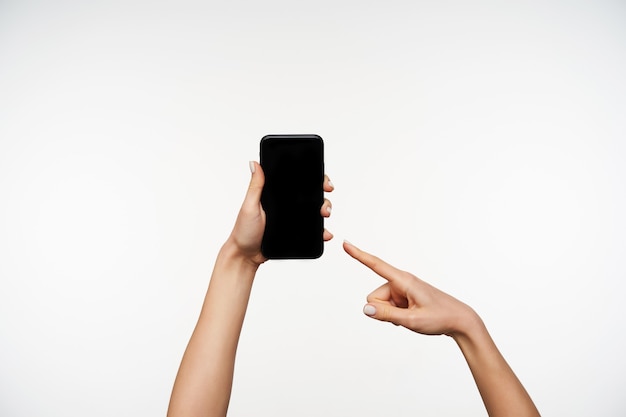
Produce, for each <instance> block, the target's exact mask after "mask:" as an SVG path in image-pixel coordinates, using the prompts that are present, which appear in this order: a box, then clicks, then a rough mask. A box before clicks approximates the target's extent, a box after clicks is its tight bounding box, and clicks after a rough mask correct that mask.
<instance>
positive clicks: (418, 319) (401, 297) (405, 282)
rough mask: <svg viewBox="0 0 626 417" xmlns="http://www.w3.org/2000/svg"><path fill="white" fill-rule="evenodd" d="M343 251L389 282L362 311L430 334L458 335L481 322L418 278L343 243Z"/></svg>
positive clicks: (375, 293)
mask: <svg viewBox="0 0 626 417" xmlns="http://www.w3.org/2000/svg"><path fill="white" fill-rule="evenodd" d="M343 248H344V250H345V251H346V252H347V253H348V254H349V255H350V256H352V257H353V258H354V259H356V260H358V261H359V262H361V263H362V264H363V265H365V266H367V267H368V268H370V269H371V270H373V271H374V272H376V273H377V274H378V275H380V276H381V277H382V278H384V279H386V280H387V282H386V283H385V284H383V285H382V286H380V287H379V288H378V289H376V290H374V291H373V292H372V293H371V294H370V295H368V296H367V304H366V305H365V307H364V308H363V312H364V313H365V314H366V315H368V316H370V317H373V318H375V319H377V320H381V321H388V322H391V323H394V324H396V325H400V326H403V327H406V328H407V329H409V330H413V331H414V332H417V333H421V334H427V335H441V334H446V335H448V336H456V335H458V334H463V333H466V332H467V331H468V330H469V327H470V326H472V325H474V324H476V323H477V322H479V321H480V319H479V317H478V315H477V314H476V313H475V312H474V310H472V309H471V308H470V307H469V306H468V305H466V304H464V303H462V302H461V301H459V300H457V299H456V298H454V297H452V296H450V295H448V294H446V293H444V292H443V291H440V290H438V289H437V288H435V287H433V286H432V285H430V284H428V283H426V282H424V281H422V280H421V279H419V278H417V277H416V276H414V275H412V274H410V273H408V272H405V271H401V270H399V269H397V268H395V267H393V266H391V265H389V264H388V263H386V262H384V261H383V260H381V259H379V258H377V257H375V256H373V255H370V254H369V253H367V252H365V251H362V250H360V249H359V248H357V247H356V246H354V245H352V244H350V243H348V242H344V244H343Z"/></svg>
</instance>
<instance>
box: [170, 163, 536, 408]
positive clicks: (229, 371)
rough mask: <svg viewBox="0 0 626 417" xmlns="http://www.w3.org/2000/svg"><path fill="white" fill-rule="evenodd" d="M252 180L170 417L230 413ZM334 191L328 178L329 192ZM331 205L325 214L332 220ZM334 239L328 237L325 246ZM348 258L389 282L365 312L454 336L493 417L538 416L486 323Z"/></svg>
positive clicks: (375, 262) (353, 251)
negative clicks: (229, 406)
mask: <svg viewBox="0 0 626 417" xmlns="http://www.w3.org/2000/svg"><path fill="white" fill-rule="evenodd" d="M250 170H251V171H252V178H251V180H250V185H249V187H248V191H247V193H246V197H245V199H244V202H243V204H242V206H241V210H240V211H239V215H238V216H237V220H236V222H235V226H234V228H233V231H232V233H231V234H230V236H229V237H228V239H227V240H226V242H225V243H224V245H223V246H222V248H221V250H220V252H219V254H218V256H217V260H216V262H215V267H214V269H213V274H212V275H211V280H210V283H209V288H208V290H207V293H206V296H205V299H204V304H203V306H202V310H201V312H200V317H199V319H198V323H197V324H196V327H195V329H194V331H193V334H192V336H191V339H190V340H189V343H188V345H187V349H186V350H185V354H184V355H183V359H182V361H181V364H180V368H179V370H178V374H177V376H176V381H175V382H174V388H173V390H172V396H171V398H170V404H169V409H168V413H167V415H168V417H200V416H202V417H223V416H226V413H227V411H228V404H229V401H230V393H231V388H232V381H233V371H234V365H235V355H236V351H237V344H238V342H239V335H240V333H241V328H242V325H243V320H244V316H245V313H246V309H247V306H248V300H249V297H250V292H251V290H252V284H253V281H254V276H255V274H256V271H257V269H258V268H259V266H260V265H261V264H263V263H264V262H265V261H266V260H267V259H266V258H265V257H264V256H263V255H262V254H261V240H262V237H263V231H264V229H265V213H264V212H263V208H262V206H261V203H260V198H261V191H262V190H263V184H264V181H265V177H264V175H263V170H262V168H261V166H260V165H259V164H258V163H256V162H251V163H250ZM333 189H334V187H333V185H332V183H331V182H330V180H329V179H328V177H325V178H324V191H326V192H331V191H333ZM330 213H331V202H330V201H329V200H327V199H325V200H324V203H323V205H322V207H321V208H320V214H321V215H322V216H324V217H329V216H330ZM332 237H333V235H332V234H331V233H330V232H328V231H327V230H324V235H323V238H324V240H325V241H328V240H330V239H332ZM343 248H344V250H345V251H346V252H347V253H348V255H350V256H352V257H353V258H354V259H356V260H358V261H359V262H361V263H362V264H363V265H365V266H367V267H368V268H370V269H371V270H373V271H374V272H375V273H377V274H378V275H379V276H380V277H381V278H383V279H384V280H385V281H386V282H385V283H384V284H383V285H382V286H380V287H379V288H378V289H376V290H374V291H373V292H372V293H371V294H370V295H369V296H368V297H367V304H366V305H365V307H364V309H363V311H364V313H365V314H366V315H368V316H370V317H372V318H374V319H377V320H381V321H387V322H391V323H394V324H396V325H399V326H403V327H405V328H407V329H409V330H412V331H414V332H417V333H421V334H428V335H444V334H445V335H448V336H450V337H452V338H453V339H454V340H455V342H456V343H457V345H458V346H459V348H460V349H461V351H462V353H463V355H464V357H465V359H466V361H467V363H468V365H469V368H470V370H471V372H472V375H473V376H474V380H475V381H476V385H477V387H478V390H479V392H480V395H481V397H482V399H483V402H484V404H485V407H486V409H487V412H488V414H489V416H491V417H500V416H508V417H510V416H520V417H521V416H525V417H526V416H529V417H530V416H539V412H538V411H537V408H536V407H535V405H534V404H533V401H532V399H531V398H530V396H529V395H528V393H527V392H526V390H525V389H524V387H523V386H522V384H521V383H520V381H519V380H518V379H517V377H516V376H515V374H514V373H513V371H512V370H511V368H510V367H509V366H508V364H507V363H506V361H505V360H504V358H503V357H502V355H501V354H500V352H499V351H498V348H497V347H496V345H495V343H494V342H493V340H492V339H491V337H490V335H489V333H488V332H487V328H486V327H485V325H484V324H483V322H482V320H481V319H480V317H479V316H478V314H476V313H475V312H474V310H472V309H471V308H470V307H469V306H467V305H466V304H464V303H462V302H460V301H459V300H457V299H455V298H454V297H452V296H450V295H448V294H446V293H444V292H442V291H440V290H438V289H437V288H435V287H433V286H431V285H429V284H427V283H426V282H424V281H422V280H420V279H419V278H417V277H415V276H414V275H412V274H410V273H408V272H405V271H401V270H399V269H397V268H395V267H393V266H391V265H389V264H387V263H386V262H384V261H382V260H381V259H379V258H377V257H375V256H373V255H371V254H369V253H367V252H365V251H363V250H361V249H358V248H357V247H356V246H354V245H352V244H350V243H348V242H344V244H343Z"/></svg>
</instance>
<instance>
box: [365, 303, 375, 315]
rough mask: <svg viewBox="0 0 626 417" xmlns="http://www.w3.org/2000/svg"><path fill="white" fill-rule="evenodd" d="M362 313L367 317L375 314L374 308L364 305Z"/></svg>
mask: <svg viewBox="0 0 626 417" xmlns="http://www.w3.org/2000/svg"><path fill="white" fill-rule="evenodd" d="M363 313H365V314H366V315H368V316H373V315H374V314H376V307H374V306H373V305H371V304H366V305H365V307H363Z"/></svg>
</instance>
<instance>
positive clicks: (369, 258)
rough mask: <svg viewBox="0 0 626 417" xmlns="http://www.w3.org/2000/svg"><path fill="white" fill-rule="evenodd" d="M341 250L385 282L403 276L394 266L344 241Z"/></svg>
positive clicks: (402, 272)
mask: <svg viewBox="0 0 626 417" xmlns="http://www.w3.org/2000/svg"><path fill="white" fill-rule="evenodd" d="M343 249H344V250H345V251H346V252H347V253H348V255H350V256H352V257H353V258H354V259H356V260H357V261H359V262H361V263H362V264H363V265H365V266H366V267H368V268H369V269H371V270H372V271H374V272H376V273H377V274H378V275H380V276H381V277H383V278H385V279H386V280H387V281H389V282H392V281H396V280H398V279H401V278H400V277H401V276H403V274H404V271H402V270H400V269H398V268H396V267H395V266H392V265H389V264H388V263H387V262H385V261H383V260H382V259H380V258H378V257H376V256H374V255H372V254H369V253H367V252H365V251H363V250H361V249H359V248H357V247H356V246H354V245H353V244H352V243H350V242H348V241H346V240H344V241H343Z"/></svg>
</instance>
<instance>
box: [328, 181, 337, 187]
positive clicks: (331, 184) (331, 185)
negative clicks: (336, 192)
mask: <svg viewBox="0 0 626 417" xmlns="http://www.w3.org/2000/svg"><path fill="white" fill-rule="evenodd" d="M328 185H329V186H330V187H331V188H335V186H334V185H333V182H332V181H331V180H328Z"/></svg>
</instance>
